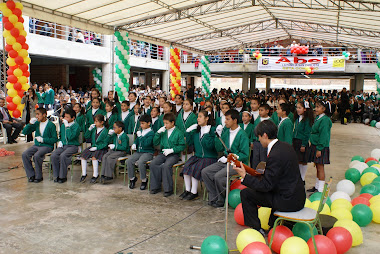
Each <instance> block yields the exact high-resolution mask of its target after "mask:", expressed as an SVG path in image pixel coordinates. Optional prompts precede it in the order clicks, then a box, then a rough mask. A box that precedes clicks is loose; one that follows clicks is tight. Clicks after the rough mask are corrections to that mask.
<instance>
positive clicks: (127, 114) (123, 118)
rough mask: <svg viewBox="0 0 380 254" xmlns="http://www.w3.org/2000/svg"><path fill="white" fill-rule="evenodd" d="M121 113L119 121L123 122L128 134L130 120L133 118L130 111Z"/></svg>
mask: <svg viewBox="0 0 380 254" xmlns="http://www.w3.org/2000/svg"><path fill="white" fill-rule="evenodd" d="M120 112H121V113H120V114H119V119H120V121H122V122H123V123H124V132H127V131H128V125H129V118H130V117H131V115H132V114H131V112H130V111H129V110H128V111H125V112H122V111H120Z"/></svg>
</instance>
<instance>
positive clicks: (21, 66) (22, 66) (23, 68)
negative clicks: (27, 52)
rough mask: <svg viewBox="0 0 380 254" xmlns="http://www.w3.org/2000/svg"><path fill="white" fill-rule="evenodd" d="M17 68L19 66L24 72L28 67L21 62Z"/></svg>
mask: <svg viewBox="0 0 380 254" xmlns="http://www.w3.org/2000/svg"><path fill="white" fill-rule="evenodd" d="M18 68H20V70H22V71H23V72H26V71H28V69H29V67H28V65H27V64H21V65H20V66H19V67H18Z"/></svg>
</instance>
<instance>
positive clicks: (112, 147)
mask: <svg viewBox="0 0 380 254" xmlns="http://www.w3.org/2000/svg"><path fill="white" fill-rule="evenodd" d="M108 147H109V149H111V150H113V149H114V148H115V144H109V145H108ZM95 148H96V147H95Z"/></svg>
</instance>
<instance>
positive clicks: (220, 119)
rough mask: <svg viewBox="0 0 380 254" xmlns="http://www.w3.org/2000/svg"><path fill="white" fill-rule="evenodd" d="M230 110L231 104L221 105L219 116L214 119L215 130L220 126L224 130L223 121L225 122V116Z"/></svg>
mask: <svg viewBox="0 0 380 254" xmlns="http://www.w3.org/2000/svg"><path fill="white" fill-rule="evenodd" d="M230 109H231V104H229V103H228V102H224V103H223V104H222V103H221V111H220V116H219V117H217V118H216V126H217V128H218V127H219V125H221V126H222V127H223V128H224V126H225V125H226V124H225V121H226V116H225V114H226V113H227V111H228V110H230ZM219 128H220V127H219ZM223 128H222V129H223Z"/></svg>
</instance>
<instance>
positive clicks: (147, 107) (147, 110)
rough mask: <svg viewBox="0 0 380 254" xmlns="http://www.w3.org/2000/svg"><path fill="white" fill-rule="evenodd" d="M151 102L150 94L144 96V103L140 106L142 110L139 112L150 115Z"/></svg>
mask: <svg viewBox="0 0 380 254" xmlns="http://www.w3.org/2000/svg"><path fill="white" fill-rule="evenodd" d="M151 104H152V98H150V96H146V97H145V98H144V105H143V107H142V112H141V113H142V114H143V115H145V114H146V115H150V111H152V106H151Z"/></svg>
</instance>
